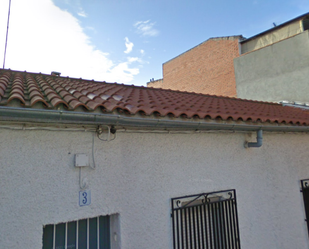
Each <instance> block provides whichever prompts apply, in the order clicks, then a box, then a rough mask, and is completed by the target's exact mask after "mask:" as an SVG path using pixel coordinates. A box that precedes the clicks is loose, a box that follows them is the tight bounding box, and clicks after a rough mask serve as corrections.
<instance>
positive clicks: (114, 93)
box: [0, 69, 309, 125]
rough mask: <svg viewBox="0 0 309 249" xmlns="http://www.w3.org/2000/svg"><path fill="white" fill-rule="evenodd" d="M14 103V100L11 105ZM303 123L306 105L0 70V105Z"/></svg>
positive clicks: (306, 117)
mask: <svg viewBox="0 0 309 249" xmlns="http://www.w3.org/2000/svg"><path fill="white" fill-rule="evenodd" d="M13 103H14V105H13ZM16 104H17V105H18V107H23V108H25V109H26V108H36V109H37V108H43V109H50V110H58V109H59V108H64V109H67V110H68V111H80V110H81V109H82V110H83V111H86V112H93V111H95V112H98V111H99V112H102V113H108V112H118V113H122V114H124V115H125V114H129V115H135V114H142V115H155V116H163V117H171V118H173V117H175V118H178V117H185V118H197V119H205V118H209V119H221V120H231V121H239V120H242V121H250V122H257V121H259V122H269V123H279V124H281V123H283V124H285V123H286V124H293V125H309V111H308V110H303V109H300V108H294V107H289V106H282V105H280V104H275V103H266V102H258V101H250V100H242V99H237V98H228V97H221V96H211V95H205V94H196V93H188V92H180V91H172V90H164V89H155V88H145V87H137V86H129V85H121V84H116V83H105V82H97V81H90V80H82V79H73V78H66V77H59V76H52V75H44V74H35V73H26V72H17V71H11V70H3V69H2V70H0V106H8V107H10V106H15V107H16Z"/></svg>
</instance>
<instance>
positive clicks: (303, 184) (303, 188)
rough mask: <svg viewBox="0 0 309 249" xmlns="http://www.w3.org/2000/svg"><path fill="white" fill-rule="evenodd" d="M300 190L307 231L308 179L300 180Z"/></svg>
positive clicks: (308, 213) (308, 207)
mask: <svg viewBox="0 0 309 249" xmlns="http://www.w3.org/2000/svg"><path fill="white" fill-rule="evenodd" d="M301 191H302V192H303V198H304V205H305V213H306V221H307V228H308V233H309V222H308V221H309V179H307V180H301Z"/></svg>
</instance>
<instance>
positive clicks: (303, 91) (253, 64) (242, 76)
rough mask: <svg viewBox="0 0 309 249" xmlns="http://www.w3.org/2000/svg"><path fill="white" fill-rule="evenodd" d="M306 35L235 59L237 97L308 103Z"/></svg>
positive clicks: (308, 59)
mask: <svg viewBox="0 0 309 249" xmlns="http://www.w3.org/2000/svg"><path fill="white" fill-rule="evenodd" d="M308 65H309V35H308V31H304V32H302V33H300V34H298V35H296V36H293V37H291V38H288V39H285V40H283V41H280V42H277V43H274V44H272V45H269V46H267V47H265V48H261V49H258V50H255V51H252V52H250V53H247V54H244V55H242V56H240V57H239V58H236V59H234V66H235V76H236V82H237V97H239V98H244V99H253V100H263V101H271V102H278V101H282V100H287V101H300V102H309V97H308V92H309V84H308V79H309V68H308Z"/></svg>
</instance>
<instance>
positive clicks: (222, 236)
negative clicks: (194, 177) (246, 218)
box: [171, 190, 240, 249]
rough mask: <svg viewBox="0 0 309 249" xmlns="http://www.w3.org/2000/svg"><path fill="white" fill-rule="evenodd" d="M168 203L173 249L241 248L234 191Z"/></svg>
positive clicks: (196, 196) (181, 198) (182, 198)
mask: <svg viewBox="0 0 309 249" xmlns="http://www.w3.org/2000/svg"><path fill="white" fill-rule="evenodd" d="M171 202H172V226H173V245H174V249H200V248H201V249H202V248H203V249H240V241H239V228H238V218H237V205H236V191H235V190H226V191H219V192H213V193H202V194H198V195H190V196H183V197H178V198H173V199H172V201H171Z"/></svg>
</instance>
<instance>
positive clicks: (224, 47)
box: [147, 13, 309, 104]
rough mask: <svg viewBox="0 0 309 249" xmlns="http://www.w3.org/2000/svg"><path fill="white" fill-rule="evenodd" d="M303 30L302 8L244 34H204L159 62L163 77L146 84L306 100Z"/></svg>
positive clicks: (306, 26) (308, 47) (308, 54)
mask: <svg viewBox="0 0 309 249" xmlns="http://www.w3.org/2000/svg"><path fill="white" fill-rule="evenodd" d="M308 30H309V13H306V14H304V15H301V16H298V17H296V18H294V19H292V20H289V21H287V22H285V23H282V24H280V25H277V26H275V27H273V28H271V29H269V30H266V31H264V32H262V33H260V34H257V35H254V36H252V37H250V38H247V39H245V38H244V37H242V36H234V37H233V36H232V37H221V38H210V39H209V40H207V41H206V42H204V43H202V44H200V45H198V46H196V47H194V48H192V49H190V50H188V51H187V52H185V53H183V54H181V55H179V56H177V57H175V58H174V59H172V60H170V61H168V62H166V63H164V64H163V79H161V80H158V81H152V82H149V83H147V86H148V87H156V88H164V89H173V90H182V91H190V92H196V93H205V94H215V95H224V96H230V97H236V96H237V97H238V98H242V99H252V100H261V101H270V102H282V101H284V102H287V103H289V104H291V103H292V104H294V103H295V102H296V103H297V104H305V103H309V98H308V96H307V92H308V91H309V85H308V80H307V79H308V77H309V69H308V66H307V65H308V62H309V38H308V37H309V33H308V32H309V31H308ZM213 44H215V45H213ZM219 44H220V45H219Z"/></svg>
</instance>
